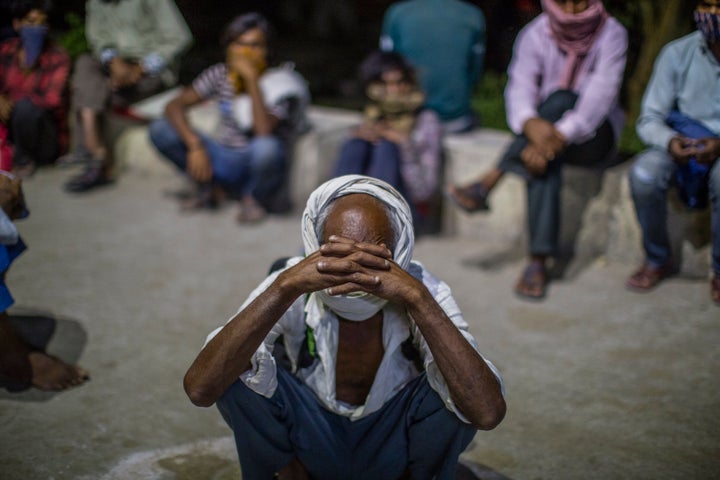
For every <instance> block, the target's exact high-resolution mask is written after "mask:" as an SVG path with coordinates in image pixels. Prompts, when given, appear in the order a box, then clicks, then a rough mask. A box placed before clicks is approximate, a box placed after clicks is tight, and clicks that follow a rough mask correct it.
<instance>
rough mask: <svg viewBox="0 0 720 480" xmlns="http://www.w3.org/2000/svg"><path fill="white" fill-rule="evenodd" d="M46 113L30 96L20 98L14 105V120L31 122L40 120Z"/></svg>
mask: <svg viewBox="0 0 720 480" xmlns="http://www.w3.org/2000/svg"><path fill="white" fill-rule="evenodd" d="M43 115H44V111H43V109H41V108H40V107H38V106H37V105H35V104H34V103H33V102H32V101H31V100H30V99H29V98H23V99H21V100H18V101H17V102H15V104H14V105H13V109H12V120H13V122H20V123H29V122H35V121H37V120H39V119H40V118H41V117H42V116H43Z"/></svg>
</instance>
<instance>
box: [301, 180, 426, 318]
mask: <svg viewBox="0 0 720 480" xmlns="http://www.w3.org/2000/svg"><path fill="white" fill-rule="evenodd" d="M353 193H364V194H367V195H371V196H373V197H375V198H377V199H378V200H380V201H381V202H383V203H384V204H385V205H386V206H387V207H388V208H387V210H388V215H389V217H390V218H389V220H390V222H391V224H392V230H393V232H394V235H395V239H394V240H395V248H394V250H393V260H394V261H395V263H397V264H398V265H399V266H400V267H401V268H403V269H407V268H408V266H409V265H410V260H412V253H413V248H414V246H415V236H414V233H413V224H412V214H411V212H410V207H409V206H408V204H407V202H406V201H405V199H404V198H403V197H402V195H400V193H398V191H397V190H395V189H394V188H393V187H392V186H390V185H389V184H387V183H385V182H383V181H381V180H378V179H375V178H371V177H366V176H363V175H345V176H342V177H337V178H333V179H331V180H328V181H327V182H325V183H323V184H322V185H320V186H319V187H318V188H317V189H316V190H315V191H314V192H313V193H312V194H310V198H308V202H307V206H306V207H305V211H304V212H303V216H302V236H303V244H304V246H305V255H310V254H311V253H313V252H315V251H317V250H318V249H319V248H320V241H321V239H322V237H321V235H322V230H323V225H322V224H321V222H324V220H325V218H327V210H328V209H329V208H331V206H332V203H333V201H334V200H336V199H338V198H340V197H342V196H345V195H349V194H353ZM385 303H387V301H386V300H383V299H381V298H378V297H376V296H374V295H370V294H368V293H364V292H358V293H354V294H350V295H334V296H333V295H328V294H327V293H326V292H325V291H319V292H314V293H312V294H310V298H309V299H308V302H307V306H306V308H305V310H306V312H308V315H310V314H311V313H313V314H320V313H321V312H322V309H323V308H324V307H325V306H326V307H328V308H330V309H331V310H332V311H334V312H335V313H336V314H337V315H338V316H340V317H342V318H344V319H347V320H353V321H362V320H366V319H368V318H370V317H372V316H373V315H374V314H375V313H377V312H378V311H379V310H380V309H382V307H383V306H384V305H385Z"/></svg>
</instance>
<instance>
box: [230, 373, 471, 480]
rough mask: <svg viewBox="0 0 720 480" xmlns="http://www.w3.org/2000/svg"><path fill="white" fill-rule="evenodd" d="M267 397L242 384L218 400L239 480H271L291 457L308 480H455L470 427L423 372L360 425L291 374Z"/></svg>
mask: <svg viewBox="0 0 720 480" xmlns="http://www.w3.org/2000/svg"><path fill="white" fill-rule="evenodd" d="M277 373H278V388H277V390H276V392H275V394H274V395H273V396H272V397H271V398H266V397H263V396H262V395H258V394H257V393H255V392H253V391H252V390H250V389H249V388H248V387H247V386H245V384H244V383H242V382H241V381H239V380H238V381H236V382H235V383H234V384H233V385H231V386H230V387H229V388H228V390H227V391H226V392H225V393H224V394H223V396H222V397H221V398H220V399H219V400H218V401H217V406H218V409H219V410H220V413H221V414H222V416H223V418H225V421H226V422H227V423H228V425H229V426H230V428H231V429H232V430H233V433H234V435H235V443H236V446H237V450H238V457H239V458H240V466H241V469H242V477H243V478H244V479H248V480H256V479H270V478H272V476H273V474H274V473H275V472H277V471H279V470H280V469H282V468H283V467H284V466H286V465H287V464H288V463H290V461H291V460H292V459H293V457H297V458H298V459H299V460H300V462H301V463H302V464H303V465H304V466H305V468H306V469H307V471H308V473H309V475H310V477H311V478H314V479H318V480H320V479H336V478H343V479H346V480H353V479H368V478H372V479H378V480H382V479H388V480H390V479H392V480H395V479H397V478H399V477H400V476H401V475H402V474H403V472H404V471H405V470H406V469H409V470H410V472H411V474H412V478H413V479H415V480H424V479H431V478H437V479H454V478H455V469H456V467H457V462H458V457H459V456H460V454H461V453H462V452H463V450H464V449H465V448H466V447H467V446H468V444H469V443H470V441H471V440H472V438H473V436H474V435H475V432H476V430H475V428H474V427H473V426H471V425H468V424H465V423H463V422H462V421H460V420H459V419H458V418H457V417H456V416H455V414H453V413H452V412H450V411H449V410H447V409H446V408H445V405H444V404H443V402H442V400H441V399H440V397H439V396H438V395H437V394H436V393H435V391H434V390H433V389H432V388H431V387H430V385H429V384H428V382H427V377H426V376H425V375H424V374H423V375H421V376H419V377H418V378H416V379H415V380H413V381H411V382H410V383H409V384H407V385H406V386H405V387H404V388H403V389H402V390H401V391H400V392H398V393H397V394H396V395H395V396H394V397H392V398H391V399H390V400H388V402H387V403H386V404H385V405H383V407H382V409H381V410H379V411H377V412H374V413H372V414H370V415H368V416H367V417H364V418H362V419H360V420H356V421H354V422H353V421H350V420H349V419H348V418H346V417H343V416H341V415H337V414H335V413H332V412H330V411H328V410H326V409H325V408H323V407H322V405H320V403H319V402H318V400H317V398H316V397H315V395H314V394H313V392H312V391H311V390H310V389H309V388H308V387H307V386H305V385H304V384H302V383H301V382H300V380H299V379H297V378H296V377H295V376H293V375H292V374H290V373H289V372H287V371H286V370H283V369H281V368H278V371H277Z"/></svg>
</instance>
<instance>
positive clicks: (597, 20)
mask: <svg viewBox="0 0 720 480" xmlns="http://www.w3.org/2000/svg"><path fill="white" fill-rule="evenodd" d="M541 3H542V7H543V10H544V11H545V13H546V14H547V16H548V19H549V20H550V30H551V31H552V34H553V37H555V40H556V41H557V43H558V46H559V47H560V50H562V51H563V52H565V54H566V55H567V59H566V61H565V71H564V72H563V76H562V77H561V79H560V88H568V89H569V88H572V87H573V85H574V83H575V76H576V75H577V72H578V70H579V69H580V65H581V64H582V61H583V60H584V58H585V56H586V55H587V53H588V52H589V51H590V48H591V47H592V46H593V43H594V42H595V38H597V35H598V33H599V32H600V30H601V29H602V27H603V25H604V24H605V20H606V19H607V18H608V13H607V11H606V10H605V6H604V5H603V3H602V0H588V8H587V10H585V11H583V12H580V13H575V14H572V13H565V11H563V9H562V8H561V7H560V5H558V4H557V3H556V2H555V0H541Z"/></svg>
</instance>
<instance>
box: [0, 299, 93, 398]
mask: <svg viewBox="0 0 720 480" xmlns="http://www.w3.org/2000/svg"><path fill="white" fill-rule="evenodd" d="M89 378H90V376H89V374H88V372H87V371H85V370H84V369H82V368H80V367H78V366H76V365H70V364H68V363H65V362H63V361H62V360H60V359H59V358H57V357H54V356H52V355H49V354H47V353H45V352H41V351H38V350H33V349H31V348H30V346H29V345H27V344H26V343H25V341H24V340H23V339H21V338H20V337H19V336H18V335H17V333H15V331H14V330H13V329H12V327H11V325H10V323H9V322H8V319H7V314H6V313H0V380H2V381H3V382H4V383H5V384H6V387H5V388H7V389H8V390H10V391H20V390H24V389H26V388H28V387H30V386H33V387H35V388H37V389H39V390H44V391H58V390H65V389H67V388H70V387H75V386H77V385H80V384H82V383H83V382H85V381H87V380H89Z"/></svg>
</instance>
